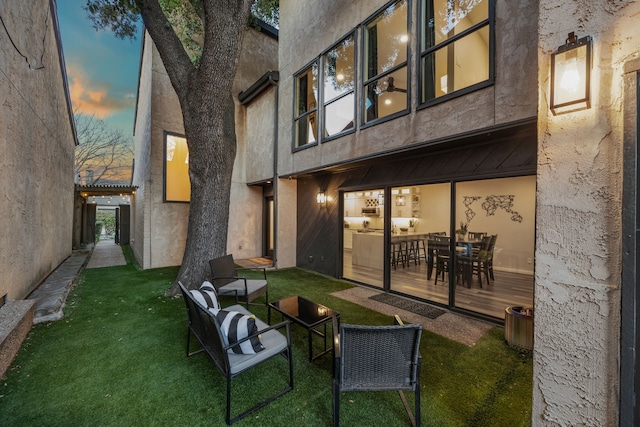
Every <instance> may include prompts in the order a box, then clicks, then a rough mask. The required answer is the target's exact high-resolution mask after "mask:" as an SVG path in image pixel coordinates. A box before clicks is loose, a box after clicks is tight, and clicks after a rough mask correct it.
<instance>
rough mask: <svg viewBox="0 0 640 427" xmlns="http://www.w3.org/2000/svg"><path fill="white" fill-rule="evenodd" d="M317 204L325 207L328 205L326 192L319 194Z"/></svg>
mask: <svg viewBox="0 0 640 427" xmlns="http://www.w3.org/2000/svg"><path fill="white" fill-rule="evenodd" d="M316 202H317V203H318V204H319V205H322V206H325V205H326V204H327V195H326V194H325V193H324V191H319V192H318V194H317V195H316Z"/></svg>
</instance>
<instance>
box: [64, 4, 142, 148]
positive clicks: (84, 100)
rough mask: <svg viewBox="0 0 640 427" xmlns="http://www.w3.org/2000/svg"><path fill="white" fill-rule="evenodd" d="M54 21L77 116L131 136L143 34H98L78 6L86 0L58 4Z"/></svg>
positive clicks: (101, 32)
mask: <svg viewBox="0 0 640 427" xmlns="http://www.w3.org/2000/svg"><path fill="white" fill-rule="evenodd" d="M57 4H58V21H59V23H60V33H61V36H62V47H63V50H64V57H65V62H66V66H67V77H68V79H69V92H70V93H71V102H72V104H73V108H74V110H75V111H80V112H81V113H84V114H95V116H96V117H99V118H101V119H104V120H105V121H106V122H107V123H108V124H109V125H110V126H113V127H117V128H120V129H122V131H123V132H124V134H125V135H126V136H131V135H133V118H134V117H133V116H134V111H135V102H136V90H137V84H138V69H139V63H140V47H141V35H140V34H139V35H138V37H137V39H135V40H133V41H131V40H120V39H118V38H116V37H115V36H114V35H113V33H112V32H110V31H105V30H100V31H96V30H95V29H94V28H93V27H92V25H91V21H90V20H89V19H88V18H87V14H86V12H85V11H84V10H83V9H82V7H83V6H84V5H85V4H86V0H57Z"/></svg>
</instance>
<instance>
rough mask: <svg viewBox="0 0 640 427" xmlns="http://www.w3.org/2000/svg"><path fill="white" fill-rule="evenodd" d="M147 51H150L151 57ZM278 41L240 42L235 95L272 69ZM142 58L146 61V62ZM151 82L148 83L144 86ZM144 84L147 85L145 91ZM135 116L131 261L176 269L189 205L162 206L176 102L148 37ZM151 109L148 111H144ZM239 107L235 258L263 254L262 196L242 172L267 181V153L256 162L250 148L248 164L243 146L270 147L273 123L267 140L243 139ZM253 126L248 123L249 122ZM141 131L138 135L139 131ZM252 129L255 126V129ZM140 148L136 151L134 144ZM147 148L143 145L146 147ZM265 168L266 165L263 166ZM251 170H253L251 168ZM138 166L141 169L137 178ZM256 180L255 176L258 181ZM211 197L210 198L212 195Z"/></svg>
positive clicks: (232, 223) (253, 37) (232, 235)
mask: <svg viewBox="0 0 640 427" xmlns="http://www.w3.org/2000/svg"><path fill="white" fill-rule="evenodd" d="M149 52H152V54H151V55H150V54H149ZM276 52H277V42H276V41H275V40H273V39H271V38H270V37H268V36H267V35H266V34H262V33H259V32H257V31H255V30H248V32H247V34H246V35H245V39H244V43H243V51H242V53H241V57H240V58H239V62H238V72H237V75H236V79H235V80H234V85H233V94H234V95H236V96H237V94H238V93H240V92H241V91H243V90H246V89H247V88H248V87H249V86H251V84H253V83H254V82H255V81H256V80H258V78H259V77H260V76H262V75H263V74H264V73H265V72H266V71H270V70H274V69H276V67H277V53H276ZM147 57H150V59H149V60H147ZM149 70H152V71H149ZM149 82H150V83H149ZM147 86H148V87H147ZM139 87H140V88H141V89H144V92H143V91H142V90H141V93H140V94H139V98H138V105H139V106H138V113H137V119H136V172H135V177H134V184H135V185H138V186H139V187H140V188H139V189H138V191H137V194H136V207H135V215H136V216H135V219H134V222H135V223H136V224H135V225H134V226H135V235H136V240H142V241H143V243H141V242H139V241H136V242H134V247H135V253H136V258H137V259H138V262H139V263H140V264H141V266H142V268H155V267H164V266H171V265H179V264H180V263H181V262H182V255H183V253H184V247H185V244H186V236H187V224H188V215H189V204H188V203H165V202H164V201H163V191H164V132H173V133H177V134H182V135H184V126H183V124H182V114H181V112H180V111H181V110H180V104H179V102H178V98H177V96H176V94H175V91H174V89H173V87H172V86H171V82H170V80H169V77H168V75H167V73H166V70H165V68H164V66H163V64H162V61H161V59H160V56H159V55H158V52H157V50H156V49H155V47H154V46H153V42H152V41H151V39H150V37H148V36H147V41H146V42H145V49H144V59H143V62H142V71H141V74H140V83H139ZM146 92H149V93H150V99H148V102H149V103H150V107H148V106H145V107H144V108H142V109H141V108H140V105H141V104H144V103H146V102H147V99H146V97H147V95H146ZM146 109H150V113H147V112H146ZM245 112H246V111H245V109H244V107H242V106H240V105H239V104H238V103H237V102H236V137H237V145H238V150H237V155H236V161H235V164H234V171H233V176H232V188H231V194H232V196H231V206H230V212H231V215H230V219H229V234H228V236H229V237H228V239H227V241H228V249H227V252H228V253H232V254H233V255H234V257H235V258H248V257H255V256H260V255H262V253H261V248H262V234H261V232H262V193H261V191H260V190H259V189H257V188H250V187H248V186H247V185H246V183H247V182H248V181H247V170H248V169H250V170H251V171H252V172H251V174H252V178H256V180H258V179H267V178H272V177H273V173H272V167H271V171H270V170H269V165H272V160H271V159H272V158H273V154H272V152H271V151H272V150H267V152H269V155H268V157H264V156H262V157H260V158H257V156H258V155H259V154H258V153H260V155H261V154H262V152H261V151H260V150H261V149H255V148H251V149H250V150H249V151H250V152H251V153H253V155H252V156H251V157H250V159H249V160H250V162H248V161H247V159H245V156H246V154H247V147H246V146H247V144H267V145H268V144H269V143H270V141H272V135H273V125H272V124H271V126H270V127H269V129H267V130H266V131H265V130H264V129H262V132H265V133H266V135H267V138H265V139H257V140H256V139H254V138H253V136H255V135H256V131H255V130H252V131H251V135H252V138H247V135H246V134H247V123H246V120H247V119H246V116H245ZM252 127H253V124H252ZM139 128H140V129H143V130H142V131H141V135H138V129H139ZM254 129H255V128H254ZM139 144H141V147H140V148H138V145H139ZM145 144H147V145H145ZM247 165H249V166H250V168H248V167H247ZM265 165H267V166H265ZM254 166H255V167H254ZM138 168H140V169H141V171H140V173H139V174H138ZM258 177H260V178H258ZM212 197H215V195H212Z"/></svg>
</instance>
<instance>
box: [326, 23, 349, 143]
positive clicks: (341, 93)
mask: <svg viewBox="0 0 640 427" xmlns="http://www.w3.org/2000/svg"><path fill="white" fill-rule="evenodd" d="M322 65H323V76H324V88H323V91H322V96H323V98H322V101H323V105H324V110H323V119H324V134H323V137H325V138H329V137H332V136H334V135H338V134H340V133H343V132H347V131H349V130H353V129H354V125H355V123H354V121H355V81H356V67H355V38H354V35H353V34H351V35H350V36H348V37H346V38H345V39H344V40H342V41H341V42H339V43H338V44H337V45H336V46H334V47H333V48H331V49H329V51H328V52H327V53H325V54H324V55H323V64H322Z"/></svg>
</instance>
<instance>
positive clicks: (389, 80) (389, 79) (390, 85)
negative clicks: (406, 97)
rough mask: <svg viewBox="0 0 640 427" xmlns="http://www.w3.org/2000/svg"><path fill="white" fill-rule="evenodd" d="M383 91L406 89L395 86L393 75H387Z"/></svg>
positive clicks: (404, 91) (404, 90) (403, 90)
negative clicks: (385, 86)
mask: <svg viewBox="0 0 640 427" xmlns="http://www.w3.org/2000/svg"><path fill="white" fill-rule="evenodd" d="M384 91H385V92H403V93H407V90H406V89H402V88H399V87H396V86H395V85H394V84H393V77H387V88H386V89H385V90H384Z"/></svg>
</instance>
